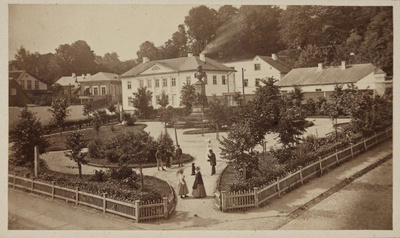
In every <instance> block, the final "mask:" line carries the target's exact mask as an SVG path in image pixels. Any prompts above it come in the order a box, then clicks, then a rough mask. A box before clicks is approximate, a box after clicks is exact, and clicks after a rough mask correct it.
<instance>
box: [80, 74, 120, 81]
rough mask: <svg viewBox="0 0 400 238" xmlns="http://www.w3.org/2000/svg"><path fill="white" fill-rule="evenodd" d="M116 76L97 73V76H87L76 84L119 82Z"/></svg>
mask: <svg viewBox="0 0 400 238" xmlns="http://www.w3.org/2000/svg"><path fill="white" fill-rule="evenodd" d="M117 77H118V74H113V73H106V72H98V73H97V74H94V75H89V76H86V77H84V78H82V79H81V80H78V82H85V81H119V79H118V78H117Z"/></svg>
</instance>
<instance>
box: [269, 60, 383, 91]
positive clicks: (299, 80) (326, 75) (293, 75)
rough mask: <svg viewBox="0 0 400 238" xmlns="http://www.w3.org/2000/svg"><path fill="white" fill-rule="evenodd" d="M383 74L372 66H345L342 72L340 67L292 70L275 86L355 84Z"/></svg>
mask: <svg viewBox="0 0 400 238" xmlns="http://www.w3.org/2000/svg"><path fill="white" fill-rule="evenodd" d="M375 72H376V73H384V72H383V71H382V70H380V69H378V68H377V67H375V66H374V65H372V64H354V65H348V66H346V69H344V70H342V69H341V66H330V67H324V68H323V69H322V70H319V69H318V67H312V68H297V69H292V70H291V71H290V72H289V73H288V74H286V75H285V76H284V77H283V78H282V79H281V80H280V81H279V82H278V83H277V85H278V86H280V87H282V86H293V85H316V84H335V83H339V84H341V83H355V82H358V81H359V80H361V79H362V78H364V77H365V76H367V75H369V74H371V73H375Z"/></svg>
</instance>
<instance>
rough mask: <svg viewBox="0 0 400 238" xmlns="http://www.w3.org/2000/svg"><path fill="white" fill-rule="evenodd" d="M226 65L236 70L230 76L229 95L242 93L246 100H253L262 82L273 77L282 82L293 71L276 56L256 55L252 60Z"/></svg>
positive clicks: (227, 63)
mask: <svg viewBox="0 0 400 238" xmlns="http://www.w3.org/2000/svg"><path fill="white" fill-rule="evenodd" d="M224 65H226V66H228V67H230V68H232V69H234V70H236V72H234V73H233V74H231V75H230V76H229V83H228V85H229V90H228V91H227V93H228V94H234V93H235V92H240V93H241V94H242V95H245V100H246V101H247V100H251V98H252V97H253V95H254V93H255V91H256V88H257V86H258V85H260V80H261V79H265V78H267V77H273V78H275V79H276V80H278V81H279V80H281V79H282V78H283V77H284V76H285V75H286V74H287V73H288V72H289V71H290V70H291V69H290V68H289V67H288V66H286V65H285V64H284V63H283V62H282V61H280V60H279V59H278V57H277V55H276V54H272V55H271V57H269V56H259V55H256V56H255V57H254V58H252V59H246V60H240V61H233V62H226V63H224Z"/></svg>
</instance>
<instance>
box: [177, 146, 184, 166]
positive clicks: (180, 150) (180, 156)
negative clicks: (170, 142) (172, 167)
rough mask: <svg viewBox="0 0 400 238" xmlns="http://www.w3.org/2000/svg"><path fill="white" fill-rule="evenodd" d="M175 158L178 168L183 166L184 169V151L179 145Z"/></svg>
mask: <svg viewBox="0 0 400 238" xmlns="http://www.w3.org/2000/svg"><path fill="white" fill-rule="evenodd" d="M175 157H176V160H177V162H178V167H181V166H182V167H183V164H182V160H181V159H182V149H181V147H180V146H179V145H176V150H175Z"/></svg>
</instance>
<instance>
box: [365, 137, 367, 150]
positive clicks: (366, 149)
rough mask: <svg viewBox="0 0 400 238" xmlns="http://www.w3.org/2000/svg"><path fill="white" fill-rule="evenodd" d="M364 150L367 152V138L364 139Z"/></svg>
mask: <svg viewBox="0 0 400 238" xmlns="http://www.w3.org/2000/svg"><path fill="white" fill-rule="evenodd" d="M364 148H365V151H367V142H366V139H365V138H364Z"/></svg>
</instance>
